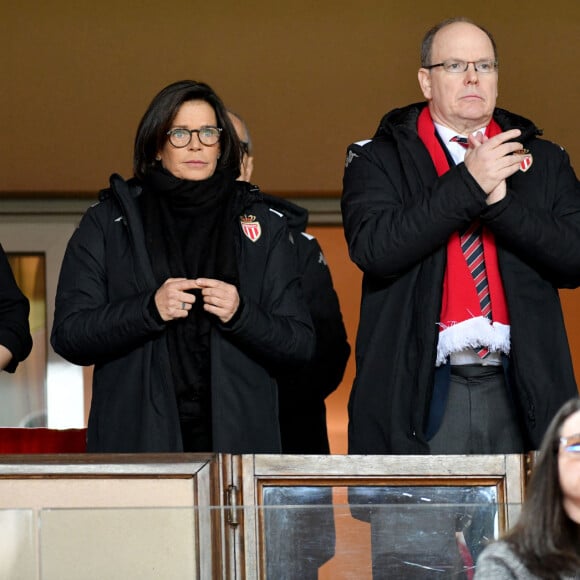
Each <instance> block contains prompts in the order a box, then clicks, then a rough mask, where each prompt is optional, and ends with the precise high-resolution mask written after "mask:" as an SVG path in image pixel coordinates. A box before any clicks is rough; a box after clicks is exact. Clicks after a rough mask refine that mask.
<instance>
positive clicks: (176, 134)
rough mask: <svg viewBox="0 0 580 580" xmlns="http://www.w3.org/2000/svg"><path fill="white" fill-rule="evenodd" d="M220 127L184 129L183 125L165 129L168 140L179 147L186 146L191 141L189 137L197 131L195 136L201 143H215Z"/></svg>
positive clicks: (218, 138)
mask: <svg viewBox="0 0 580 580" xmlns="http://www.w3.org/2000/svg"><path fill="white" fill-rule="evenodd" d="M221 132H222V130H221V128H220V127H210V126H208V127H202V128H201V129H186V128H185V127H178V128H176V129H170V130H169V131H167V135H168V137H169V142H170V143H171V144H172V145H173V146H174V147H177V148H178V149H180V148H181V147H187V146H188V145H189V144H190V143H191V138H192V135H193V134H194V133H197V138H198V139H199V142H200V143H201V144H202V145H207V146H208V147H210V146H211V145H215V144H216V143H217V142H218V141H219V140H220V133H221Z"/></svg>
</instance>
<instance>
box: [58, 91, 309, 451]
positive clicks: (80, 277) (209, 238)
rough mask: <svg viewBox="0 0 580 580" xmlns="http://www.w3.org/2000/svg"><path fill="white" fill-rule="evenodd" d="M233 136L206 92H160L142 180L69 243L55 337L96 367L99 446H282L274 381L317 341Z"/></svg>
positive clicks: (137, 166)
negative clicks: (244, 177)
mask: <svg viewBox="0 0 580 580" xmlns="http://www.w3.org/2000/svg"><path fill="white" fill-rule="evenodd" d="M240 155H241V150H240V142H239V139H238V137H237V135H236V132H235V130H234V128H233V126H232V124H231V122H230V120H229V117H228V115H227V111H226V109H225V107H224V105H223V103H222V101H221V99H220V98H219V97H218V96H217V95H216V93H215V92H214V91H213V90H212V89H211V88H210V87H209V86H208V85H206V84H204V83H200V82H195V81H180V82H176V83H173V84H171V85H169V86H167V87H165V88H164V89H163V90H162V91H161V92H160V93H159V94H158V95H157V96H156V97H155V98H154V99H153V101H152V102H151V104H150V106H149V108H148V109H147V111H146V112H145V114H144V116H143V118H142V120H141V123H140V125H139V128H138V130H137V135H136V138H135V151H134V178H133V179H131V180H129V181H125V180H123V179H122V178H121V177H119V176H118V175H113V176H112V177H111V180H110V188H109V189H107V190H104V191H103V192H101V194H100V202H99V203H98V204H97V205H95V206H93V207H92V208H90V209H89V210H88V211H87V212H86V214H85V216H84V217H83V219H82V221H81V223H80V226H79V228H78V229H77V230H76V232H75V233H74V234H73V236H72V238H71V240H70V242H69V245H68V247H67V250H66V254H65V257H64V260H63V264H62V270H61V274H60V279H59V284H58V290H57V296H56V309H55V317H54V325H53V331H52V337H51V342H52V345H53V347H54V349H55V351H56V352H57V353H59V354H61V355H62V356H63V357H65V358H66V359H67V360H69V361H71V362H73V363H76V364H81V365H88V364H94V365H95V369H94V379H93V395H92V401H91V410H90V416H89V424H88V444H87V448H88V451H91V452H95V451H96V452H164V451H169V452H171V451H176V452H178V451H191V452H208V451H215V452H226V453H270V452H271V453H278V452H280V451H281V444H280V434H279V424H278V404H277V385H276V381H275V379H274V374H275V371H276V370H277V369H278V368H279V367H280V366H285V365H292V364H300V363H304V362H306V361H308V360H309V359H310V357H311V356H312V354H313V351H314V344H315V335H314V330H313V327H312V321H311V319H310V315H309V314H308V309H307V307H306V305H305V303H304V300H303V299H302V297H301V291H300V277H299V275H298V272H297V266H296V258H295V254H294V249H293V248H292V245H291V243H290V241H289V237H288V230H287V226H286V222H285V220H284V219H283V218H282V217H281V216H280V215H279V214H277V213H276V212H273V211H271V210H270V209H269V208H268V206H267V205H266V204H265V203H264V202H263V199H262V195H261V193H260V192H259V190H258V188H256V187H253V186H250V185H249V184H247V183H245V182H240V181H236V178H237V177H238V175H239V172H240V170H239V167H240Z"/></svg>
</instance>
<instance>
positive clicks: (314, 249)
mask: <svg viewBox="0 0 580 580" xmlns="http://www.w3.org/2000/svg"><path fill="white" fill-rule="evenodd" d="M229 115H230V119H231V121H232V124H233V126H234V128H235V130H236V133H237V134H238V137H239V138H240V142H241V144H242V148H243V150H244V153H243V155H242V160H241V166H240V177H239V179H241V180H243V181H250V179H251V177H252V171H253V168H254V157H253V148H252V140H251V137H250V133H249V131H248V128H247V126H246V124H245V122H244V121H243V119H241V117H239V116H238V115H236V114H234V113H232V112H230V113H229ZM262 195H263V196H264V198H265V200H266V202H267V203H268V204H270V205H271V207H272V208H274V209H275V210H277V211H278V212H280V213H282V214H284V216H285V217H286V219H287V221H288V227H289V229H290V232H291V235H292V238H293V243H294V248H295V249H296V256H297V258H298V270H299V272H300V274H301V276H302V291H303V294H304V298H305V299H306V302H307V304H308V309H309V311H310V315H311V316H312V321H313V323H314V329H315V331H316V351H315V355H314V357H313V358H312V360H311V361H310V363H308V365H306V366H304V367H302V368H292V369H285V370H284V372H282V373H280V374H279V375H278V376H277V381H278V396H279V417H280V436H281V438H282V452H283V453H301V454H328V453H330V445H329V441H328V431H327V426H326V406H325V403H324V400H325V399H326V397H327V396H328V395H330V394H331V393H332V392H334V391H335V390H336V389H337V388H338V386H339V385H340V382H341V380H342V377H343V374H344V370H345V368H346V363H347V361H348V357H349V355H350V345H349V344H348V341H347V336H346V329H345V327H344V322H343V320H342V314H341V312H340V304H339V302H338V296H337V295H336V292H335V290H334V287H333V284H332V277H331V274H330V270H329V268H328V265H327V263H326V259H325V257H324V254H323V252H322V248H321V247H320V245H319V243H318V241H317V240H316V238H315V237H313V236H311V235H309V234H307V233H306V226H307V224H308V211H307V210H306V209H304V208H302V207H300V206H297V205H296V204H294V203H292V202H290V201H288V200H286V199H282V198H279V197H274V196H271V195H267V194H265V193H262Z"/></svg>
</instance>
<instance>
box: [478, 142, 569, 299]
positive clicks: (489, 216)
mask: <svg viewBox="0 0 580 580" xmlns="http://www.w3.org/2000/svg"><path fill="white" fill-rule="evenodd" d="M530 148H531V150H532V153H533V159H534V162H533V164H532V166H531V168H530V170H529V171H528V172H527V173H525V174H521V173H517V174H516V175H515V176H513V177H512V178H511V179H510V180H509V181H508V193H507V195H506V197H505V198H504V199H503V200H502V201H500V202H498V203H497V204H494V205H492V206H490V207H489V209H488V210H487V211H486V212H484V214H483V215H482V221H483V222H484V223H485V224H486V226H487V227H489V229H490V230H491V231H492V232H493V233H494V235H495V237H496V239H497V240H498V242H499V243H501V245H503V246H504V247H507V248H509V250H510V251H511V252H513V253H515V254H517V255H518V256H519V257H520V258H521V259H522V260H524V261H525V262H527V263H529V264H531V265H532V267H533V268H534V269H535V270H537V271H538V272H539V273H540V275H542V276H543V277H545V278H546V279H548V280H550V281H551V282H552V284H554V285H555V286H557V287H563V288H575V287H577V286H578V285H580V185H579V183H578V179H577V177H576V175H575V174H574V171H573V169H572V167H571V165H570V159H569V157H568V155H567V153H566V152H565V151H563V150H562V149H561V148H560V147H558V146H556V145H554V144H552V143H549V142H546V141H540V140H538V141H536V142H535V147H534V143H532V145H531V146H530Z"/></svg>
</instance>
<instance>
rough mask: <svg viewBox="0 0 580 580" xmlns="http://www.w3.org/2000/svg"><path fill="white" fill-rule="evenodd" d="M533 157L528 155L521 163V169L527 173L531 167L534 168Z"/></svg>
mask: <svg viewBox="0 0 580 580" xmlns="http://www.w3.org/2000/svg"><path fill="white" fill-rule="evenodd" d="M532 162H533V159H532V156H531V155H526V156H525V157H524V158H523V159H522V160H521V161H520V169H521V170H522V171H524V172H525V171H527V170H528V169H529V168H530V167H531V166H532Z"/></svg>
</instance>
